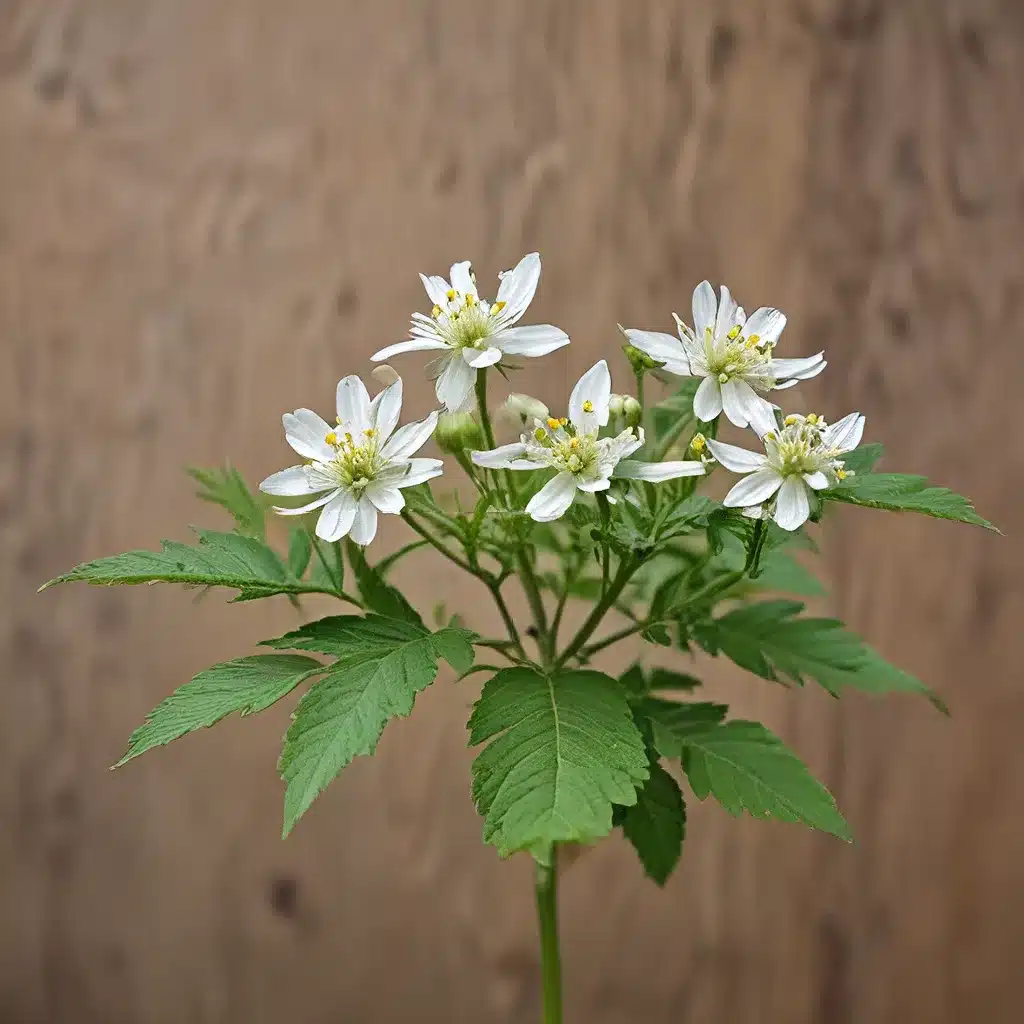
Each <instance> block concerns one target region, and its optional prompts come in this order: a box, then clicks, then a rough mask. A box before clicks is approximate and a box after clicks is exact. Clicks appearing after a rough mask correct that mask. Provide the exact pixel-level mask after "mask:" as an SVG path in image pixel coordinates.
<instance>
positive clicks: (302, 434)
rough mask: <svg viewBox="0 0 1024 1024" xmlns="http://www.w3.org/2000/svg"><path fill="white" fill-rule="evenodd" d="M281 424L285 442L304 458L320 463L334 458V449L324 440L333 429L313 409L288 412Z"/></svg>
mask: <svg viewBox="0 0 1024 1024" xmlns="http://www.w3.org/2000/svg"><path fill="white" fill-rule="evenodd" d="M281 422H282V423H283V424H284V437H285V440H286V441H287V442H288V443H289V444H290V445H291V446H292V448H293V449H294V451H296V452H298V454H299V455H301V456H302V457H303V458H306V459H316V460H317V461H318V462H329V461H330V460H331V459H333V458H334V449H333V448H332V447H331V446H330V445H329V444H328V443H327V442H326V441H325V440H324V438H325V437H326V436H327V435H328V434H329V433H330V432H331V429H332V428H331V427H329V426H328V425H327V423H326V422H325V421H324V420H322V419H321V418H320V417H319V416H317V414H316V413H315V412H313V410H312V409H296V410H295V412H286V413H285V414H284V415H283V416H282V417H281Z"/></svg>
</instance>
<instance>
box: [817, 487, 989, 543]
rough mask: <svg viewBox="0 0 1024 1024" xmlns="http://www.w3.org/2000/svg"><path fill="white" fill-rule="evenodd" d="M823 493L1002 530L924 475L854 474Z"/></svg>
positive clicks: (966, 501) (965, 500)
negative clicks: (933, 485)
mask: <svg viewBox="0 0 1024 1024" xmlns="http://www.w3.org/2000/svg"><path fill="white" fill-rule="evenodd" d="M821 497H822V498H826V499H830V500H832V501H845V502H847V503H849V504H851V505H862V506H864V507H867V508H881V509H887V510H888V511H890V512H918V513H920V514H921V515H926V516H933V517H934V518H936V519H950V520H953V521H954V522H959V523H970V524H971V525H973V526H983V527H985V529H986V530H993V531H995V532H996V533H998V532H999V531H998V530H996V527H994V526H993V525H992V524H991V523H990V522H989V521H988V520H987V519H983V518H982V517H981V516H979V515H978V513H977V512H976V511H975V510H974V505H972V504H971V502H970V499H968V498H965V497H964V496H963V495H962V494H957V493H956V492H954V491H950V490H948V489H947V488H945V487H931V486H929V484H928V481H927V479H926V478H925V477H923V476H910V475H907V474H905V473H867V474H865V475H864V476H851V477H847V478H846V479H845V480H844V481H842V483H840V484H837V485H836V486H835V487H830V488H829V489H828V490H827V491H822V492H821Z"/></svg>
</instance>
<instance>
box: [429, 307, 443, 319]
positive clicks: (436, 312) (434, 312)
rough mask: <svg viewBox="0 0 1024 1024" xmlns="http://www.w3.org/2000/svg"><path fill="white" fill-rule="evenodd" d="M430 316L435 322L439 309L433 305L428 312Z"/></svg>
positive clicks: (439, 312)
mask: <svg viewBox="0 0 1024 1024" xmlns="http://www.w3.org/2000/svg"><path fill="white" fill-rule="evenodd" d="M430 315H431V316H432V317H433V318H434V319H435V320H436V319H437V318H438V317H439V316H440V315H441V307H440V306H436V305H435V306H434V308H433V309H432V310H431V311H430Z"/></svg>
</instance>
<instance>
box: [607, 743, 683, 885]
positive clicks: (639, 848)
mask: <svg viewBox="0 0 1024 1024" xmlns="http://www.w3.org/2000/svg"><path fill="white" fill-rule="evenodd" d="M650 773H651V774H650V777H649V778H648V779H647V781H646V782H645V783H644V785H643V788H642V789H640V791H639V792H638V793H637V801H636V803H635V804H634V805H633V806H632V807H630V808H628V809H627V810H626V813H625V816H624V818H623V822H622V831H623V832H624V833H625V834H626V838H627V839H628V840H629V841H630V842H631V843H632V844H633V848H634V849H635V850H636V852H637V855H638V856H639V857H640V863H641V864H643V866H644V871H646V872H647V875H648V877H649V878H651V879H652V880H653V881H655V882H656V883H657V884H658V885H664V884H665V883H666V882H667V881H668V878H669V876H670V875H671V874H672V872H673V871H674V870H675V867H676V864H678V863H679V857H680V855H681V854H682V852H683V837H684V836H685V833H686V805H685V804H684V803H683V794H682V791H681V790H680V789H679V785H678V783H677V782H676V780H675V779H673V778H672V776H671V775H669V773H668V772H667V771H665V769H664V768H662V767H661V765H660V764H658V762H657V761H656V760H652V761H651V762H650Z"/></svg>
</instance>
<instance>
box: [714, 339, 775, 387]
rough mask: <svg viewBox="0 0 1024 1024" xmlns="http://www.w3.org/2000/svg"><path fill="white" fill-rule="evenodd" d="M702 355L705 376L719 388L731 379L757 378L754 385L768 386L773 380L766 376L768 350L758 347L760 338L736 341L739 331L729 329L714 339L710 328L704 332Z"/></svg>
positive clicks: (767, 371) (767, 372) (769, 361)
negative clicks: (723, 334) (709, 377)
mask: <svg viewBox="0 0 1024 1024" xmlns="http://www.w3.org/2000/svg"><path fill="white" fill-rule="evenodd" d="M704 352H705V355H706V357H707V363H708V372H709V373H710V374H711V375H712V376H714V377H717V378H718V382H719V383H720V384H724V383H725V382H726V381H728V380H731V379H732V378H733V377H739V378H742V379H747V378H751V377H753V378H757V381H758V383H762V382H763V383H764V384H765V385H768V386H770V385H771V384H774V380H773V378H772V376H771V373H770V372H769V366H770V364H771V358H772V346H771V345H762V343H761V338H760V335H757V334H751V335H749V336H748V337H746V338H741V337H740V328H739V327H733V328H732V330H730V331H729V333H728V334H727V335H726V336H725V337H724V338H719V339H716V338H715V334H714V330H713V329H712V328H711V327H707V328H705V331H704Z"/></svg>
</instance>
